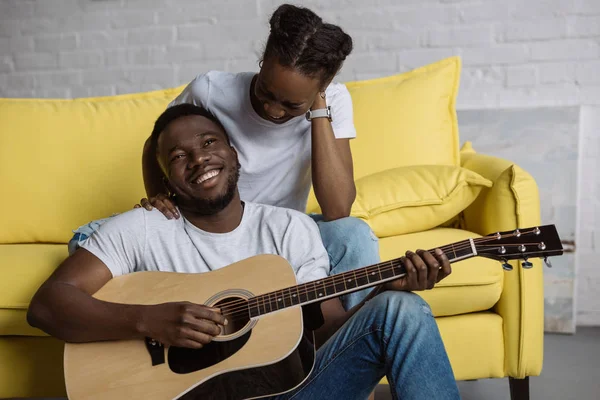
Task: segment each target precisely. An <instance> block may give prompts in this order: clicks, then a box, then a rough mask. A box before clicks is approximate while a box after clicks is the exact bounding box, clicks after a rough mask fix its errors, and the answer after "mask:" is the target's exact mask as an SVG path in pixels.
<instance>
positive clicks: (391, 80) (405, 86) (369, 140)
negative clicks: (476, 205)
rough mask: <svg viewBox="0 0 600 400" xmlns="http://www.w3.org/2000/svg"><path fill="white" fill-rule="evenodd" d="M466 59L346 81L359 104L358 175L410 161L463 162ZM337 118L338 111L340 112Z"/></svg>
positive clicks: (354, 147)
mask: <svg viewBox="0 0 600 400" xmlns="http://www.w3.org/2000/svg"><path fill="white" fill-rule="evenodd" d="M460 67H461V65H460V58H458V57H451V58H447V59H444V60H441V61H438V62H436V63H433V64H430V65H426V66H424V67H421V68H417V69H415V70H413V71H410V72H406V73H403V74H399V75H394V76H389V77H385V78H379V79H372V80H367V81H359V82H349V83H347V84H346V86H347V87H348V90H349V92H350V95H351V96H352V103H353V106H354V123H355V125H356V131H357V138H356V139H354V140H352V141H351V142H350V143H351V147H352V154H353V159H354V176H355V178H361V177H363V176H367V175H370V174H373V173H376V172H381V171H385V170H387V169H390V168H396V167H401V166H408V165H454V166H459V165H460V158H459V153H458V149H459V140H458V123H457V119H456V109H455V103H456V96H457V93H458V84H459V77H460ZM334 118H335V115H334Z"/></svg>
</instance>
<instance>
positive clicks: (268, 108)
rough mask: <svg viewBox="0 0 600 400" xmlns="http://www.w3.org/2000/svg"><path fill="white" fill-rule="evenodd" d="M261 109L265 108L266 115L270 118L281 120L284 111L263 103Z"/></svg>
mask: <svg viewBox="0 0 600 400" xmlns="http://www.w3.org/2000/svg"><path fill="white" fill-rule="evenodd" d="M263 107H264V108H265V111H266V112H267V114H269V115H270V116H271V117H275V118H281V117H283V116H284V115H285V111H284V110H283V109H282V108H281V107H279V106H276V105H273V104H271V103H268V102H265V103H264V104H263Z"/></svg>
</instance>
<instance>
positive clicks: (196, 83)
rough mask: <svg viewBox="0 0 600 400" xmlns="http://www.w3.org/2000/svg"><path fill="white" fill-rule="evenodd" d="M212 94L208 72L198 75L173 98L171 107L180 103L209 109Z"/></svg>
mask: <svg viewBox="0 0 600 400" xmlns="http://www.w3.org/2000/svg"><path fill="white" fill-rule="evenodd" d="M209 95H210V79H209V77H208V74H201V75H198V76H197V77H196V78H195V79H194V80H193V81H191V82H190V83H189V84H188V85H187V86H186V87H185V89H183V91H182V92H181V93H180V94H179V96H177V97H176V98H175V100H173V101H172V102H171V103H170V104H169V107H172V106H176V105H179V104H184V103H185V104H193V105H196V106H201V107H204V108H206V109H208V99H209Z"/></svg>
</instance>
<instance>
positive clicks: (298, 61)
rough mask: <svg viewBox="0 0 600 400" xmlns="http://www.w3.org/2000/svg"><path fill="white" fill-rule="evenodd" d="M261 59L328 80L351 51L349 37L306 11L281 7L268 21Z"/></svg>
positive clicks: (298, 8) (324, 80)
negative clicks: (269, 59)
mask: <svg viewBox="0 0 600 400" xmlns="http://www.w3.org/2000/svg"><path fill="white" fill-rule="evenodd" d="M269 24H270V25H271V32H270V33H269V38H268V39H267V45H266V46H265V52H264V55H263V59H268V58H271V57H275V58H276V59H277V61H278V62H279V64H280V65H282V66H284V67H292V68H294V69H297V70H298V71H299V72H300V73H301V74H303V75H305V76H309V77H318V78H320V79H321V81H322V82H327V81H329V80H331V79H332V78H333V77H334V76H335V74H337V72H338V71H339V70H340V68H341V66H342V63H343V62H344V60H345V59H346V57H347V56H348V55H349V54H350V52H351V51H352V38H351V37H350V36H349V35H348V34H346V33H345V32H344V31H343V30H342V29H341V28H340V27H339V26H337V25H332V24H327V23H324V22H323V20H322V19H321V18H320V17H319V16H318V15H317V14H315V13H314V12H312V11H311V10H309V9H307V8H302V7H296V6H293V5H290V4H283V5H281V6H279V8H277V10H275V12H274V13H273V15H272V16H271V19H270V20H269Z"/></svg>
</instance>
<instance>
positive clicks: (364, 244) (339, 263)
mask: <svg viewBox="0 0 600 400" xmlns="http://www.w3.org/2000/svg"><path fill="white" fill-rule="evenodd" d="M311 217H312V218H313V219H314V220H315V221H316V223H317V225H318V227H319V231H320V232H321V240H322V241H323V244H324V245H325V249H326V250H327V254H329V264H330V265H331V270H330V272H329V275H336V274H341V273H343V272H347V271H351V270H353V269H357V268H361V267H366V266H367V265H373V264H377V263H378V262H379V261H380V258H379V241H378V239H377V236H375V234H374V233H373V231H372V230H371V227H370V226H369V225H367V223H366V222H364V221H363V220H360V219H358V218H354V217H346V218H340V219H336V220H335V221H328V222H325V221H323V217H322V216H321V215H311ZM371 290H372V289H370V288H369V289H364V290H361V291H358V292H354V293H350V294H347V295H344V296H341V297H340V300H341V301H342V305H343V306H344V308H345V309H346V310H349V309H351V308H352V307H354V306H355V305H357V304H358V303H360V302H361V301H362V300H363V299H364V298H365V297H366V296H367V294H368V293H369V292H370V291H371Z"/></svg>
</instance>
